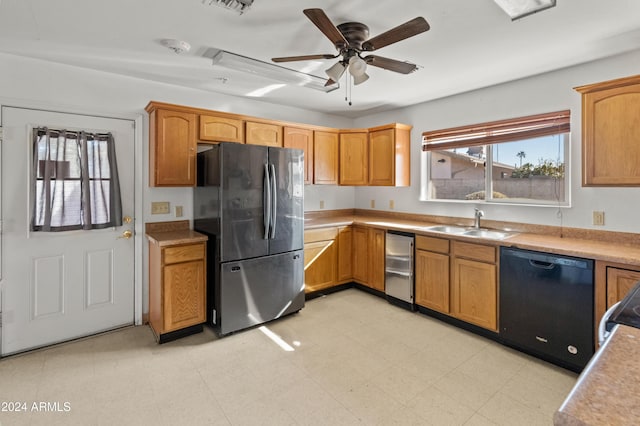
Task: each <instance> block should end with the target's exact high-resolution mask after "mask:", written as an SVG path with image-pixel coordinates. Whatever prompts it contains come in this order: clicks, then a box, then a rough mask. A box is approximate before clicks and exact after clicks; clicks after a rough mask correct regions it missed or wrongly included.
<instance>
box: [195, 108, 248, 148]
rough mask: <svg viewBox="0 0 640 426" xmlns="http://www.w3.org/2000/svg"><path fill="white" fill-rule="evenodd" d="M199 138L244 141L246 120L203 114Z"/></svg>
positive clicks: (202, 139) (208, 140)
mask: <svg viewBox="0 0 640 426" xmlns="http://www.w3.org/2000/svg"><path fill="white" fill-rule="evenodd" d="M198 140H199V141H204V142H238V143H244V121H242V120H239V119H235V118H227V117H219V116H216V115H204V114H201V115H200V133H199V136H198Z"/></svg>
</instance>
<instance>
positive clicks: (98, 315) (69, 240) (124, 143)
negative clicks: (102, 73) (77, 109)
mask: <svg viewBox="0 0 640 426" xmlns="http://www.w3.org/2000/svg"><path fill="white" fill-rule="evenodd" d="M2 122H3V136H4V137H3V142H2V180H1V183H2V191H1V192H2V204H1V205H2V209H3V212H2V214H3V229H2V234H3V238H2V244H3V247H2V280H1V281H0V284H1V287H0V288H1V290H2V298H1V299H0V300H1V302H2V329H1V331H2V333H1V334H2V345H1V354H2V355H8V354H13V353H17V352H21V351H25V350H29V349H33V348H37V347H41V346H46V345H49V344H53V343H57V342H61V341H65V340H70V339H74V338H77V337H82V336H87V335H90V334H94V333H97V332H100V331H104V330H109V329H113V328H117V327H120V326H123V325H127V324H133V321H134V238H128V239H127V238H120V237H122V236H123V234H124V232H125V231H131V232H133V231H134V223H133V220H132V221H131V222H130V223H125V222H124V221H123V226H121V227H115V228H107V229H98V230H90V231H66V232H32V231H30V219H31V212H32V206H31V205H30V199H31V197H30V193H31V192H32V189H31V187H30V167H31V164H32V155H33V154H32V141H31V129H32V128H34V127H39V126H47V127H50V128H56V129H70V130H71V129H75V130H88V131H91V132H111V133H112V134H113V135H114V139H115V141H116V157H117V164H118V172H119V176H120V187H121V194H122V211H123V215H124V216H125V217H127V216H128V217H130V218H132V219H133V217H134V147H135V143H134V141H135V129H134V122H133V121H131V120H122V119H111V118H104V117H93V116H86V115H76V114H66V113H56V112H50V111H41V110H31V109H23V108H10V107H3V108H2Z"/></svg>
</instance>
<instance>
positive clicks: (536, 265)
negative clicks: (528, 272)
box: [529, 259, 556, 270]
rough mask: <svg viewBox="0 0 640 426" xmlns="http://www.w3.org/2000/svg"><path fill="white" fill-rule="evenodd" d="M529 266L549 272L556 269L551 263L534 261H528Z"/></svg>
mask: <svg viewBox="0 0 640 426" xmlns="http://www.w3.org/2000/svg"><path fill="white" fill-rule="evenodd" d="M529 265H531V266H533V267H534V268H540V269H548V270H551V269H553V268H555V267H556V265H555V264H554V263H552V262H543V261H540V260H535V259H529Z"/></svg>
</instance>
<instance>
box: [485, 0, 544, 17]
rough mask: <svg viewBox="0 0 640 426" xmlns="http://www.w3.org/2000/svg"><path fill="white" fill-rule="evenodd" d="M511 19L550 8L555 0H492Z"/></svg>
mask: <svg viewBox="0 0 640 426" xmlns="http://www.w3.org/2000/svg"><path fill="white" fill-rule="evenodd" d="M493 1H495V2H496V4H497V5H498V6H500V8H501V9H502V10H504V11H505V12H506V14H507V15H509V17H510V18H511V20H512V21H515V20H516V19H520V18H524V17H525V16H529V15H531V14H533V13H536V12H540V11H542V10H545V9H549V8H552V7H554V6H555V5H556V0H493Z"/></svg>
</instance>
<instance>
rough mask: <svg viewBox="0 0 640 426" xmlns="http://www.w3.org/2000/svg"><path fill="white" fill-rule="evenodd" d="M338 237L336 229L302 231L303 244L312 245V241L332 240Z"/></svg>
mask: <svg viewBox="0 0 640 426" xmlns="http://www.w3.org/2000/svg"><path fill="white" fill-rule="evenodd" d="M337 236H338V228H336V227H330V228H320V229H309V230H307V231H304V242H305V244H306V243H312V242H314V241H325V240H334V239H335V238H336V237H337Z"/></svg>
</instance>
